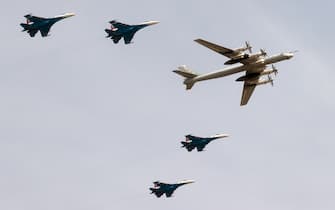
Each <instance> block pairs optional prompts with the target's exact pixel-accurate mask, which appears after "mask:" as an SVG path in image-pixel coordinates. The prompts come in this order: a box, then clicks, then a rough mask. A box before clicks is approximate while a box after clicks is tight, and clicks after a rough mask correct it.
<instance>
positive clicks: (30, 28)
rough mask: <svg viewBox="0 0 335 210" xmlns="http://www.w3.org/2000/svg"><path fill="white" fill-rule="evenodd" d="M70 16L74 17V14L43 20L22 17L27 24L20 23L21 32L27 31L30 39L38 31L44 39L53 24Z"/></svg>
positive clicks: (26, 16) (29, 15)
mask: <svg viewBox="0 0 335 210" xmlns="http://www.w3.org/2000/svg"><path fill="white" fill-rule="evenodd" d="M72 16H74V13H65V14H64V15H59V16H56V17H53V18H43V17H37V16H33V15H31V14H28V15H25V16H24V17H25V18H26V19H27V22H26V23H21V24H20V25H21V26H22V27H23V30H22V31H27V32H28V33H29V35H30V36H31V37H34V36H35V34H36V33H37V32H38V31H40V32H41V35H42V37H46V36H48V33H49V31H50V28H51V26H52V25H53V24H55V23H56V22H58V21H60V20H62V19H64V18H68V17H72Z"/></svg>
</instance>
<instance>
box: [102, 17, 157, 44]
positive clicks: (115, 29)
mask: <svg viewBox="0 0 335 210" xmlns="http://www.w3.org/2000/svg"><path fill="white" fill-rule="evenodd" d="M109 23H110V24H111V28H110V29H108V28H107V29H105V31H106V33H107V36H106V38H111V39H113V42H114V43H115V44H117V43H118V42H119V41H120V39H121V38H122V37H123V39H124V43H125V44H130V43H131V40H132V39H133V37H134V35H135V33H136V32H137V31H138V30H140V29H142V28H144V27H147V26H150V25H154V24H157V23H159V22H158V21H147V22H144V23H140V24H138V25H127V24H124V23H121V22H118V21H116V20H112V21H110V22H109Z"/></svg>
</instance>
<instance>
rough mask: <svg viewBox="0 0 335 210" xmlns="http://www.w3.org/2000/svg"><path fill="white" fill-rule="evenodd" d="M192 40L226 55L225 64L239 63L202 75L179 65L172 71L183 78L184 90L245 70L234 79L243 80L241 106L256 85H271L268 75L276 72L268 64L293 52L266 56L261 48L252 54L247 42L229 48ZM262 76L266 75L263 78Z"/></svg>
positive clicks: (288, 57) (283, 58) (278, 60)
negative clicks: (243, 44)
mask: <svg viewBox="0 0 335 210" xmlns="http://www.w3.org/2000/svg"><path fill="white" fill-rule="evenodd" d="M194 41H195V42H197V43H199V44H201V45H203V46H205V47H207V48H209V49H211V50H213V51H215V52H217V53H219V54H221V55H224V56H226V57H228V58H229V60H228V61H227V62H225V65H231V64H236V63H240V64H239V65H234V66H231V67H227V68H225V69H222V70H218V71H215V72H211V73H207V74H202V75H199V74H196V73H194V72H192V71H191V70H189V69H188V68H187V67H186V66H180V67H178V69H177V70H174V71H173V72H175V73H177V74H179V75H181V76H183V77H184V78H185V80H184V84H185V85H186V90H189V89H191V88H192V87H193V85H194V84H195V83H196V82H199V81H203V80H210V79H216V78H220V77H225V76H228V75H231V74H236V73H239V72H245V75H244V76H241V77H239V78H238V79H236V81H241V82H244V86H243V93H242V98H241V106H243V105H246V104H247V103H248V101H249V99H250V97H251V95H252V93H253V91H254V89H255V87H256V86H258V85H263V84H267V83H271V84H272V85H273V79H272V78H271V76H270V75H271V74H277V69H276V68H275V67H274V66H273V65H272V66H271V68H268V67H267V66H268V65H270V64H273V63H277V62H281V61H283V60H287V59H290V58H292V57H293V55H294V54H293V52H286V53H280V54H277V55H273V56H267V53H266V52H265V51H264V50H263V49H261V50H260V52H258V53H254V54H253V53H252V51H251V46H250V44H249V43H248V42H246V46H245V47H242V48H237V49H229V48H225V47H222V46H219V45H217V44H213V43H211V42H208V41H205V40H203V39H196V40H194ZM245 51H249V53H246V52H245ZM263 76H267V77H266V78H263Z"/></svg>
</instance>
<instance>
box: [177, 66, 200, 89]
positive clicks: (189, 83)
mask: <svg viewBox="0 0 335 210" xmlns="http://www.w3.org/2000/svg"><path fill="white" fill-rule="evenodd" d="M173 72H174V73H176V74H179V75H180V76H182V77H184V78H185V80H184V84H185V85H186V90H189V89H191V88H192V87H193V85H194V83H195V81H193V80H192V79H193V78H194V77H196V76H198V74H197V73H194V72H192V71H191V70H190V69H188V68H187V67H186V66H185V65H183V66H179V67H178V69H177V70H174V71H173Z"/></svg>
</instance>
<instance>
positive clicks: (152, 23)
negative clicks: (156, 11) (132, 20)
mask: <svg viewBox="0 0 335 210" xmlns="http://www.w3.org/2000/svg"><path fill="white" fill-rule="evenodd" d="M158 23H159V21H155V20H152V21H147V22H144V23H143V25H147V26H151V25H155V24H158Z"/></svg>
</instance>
